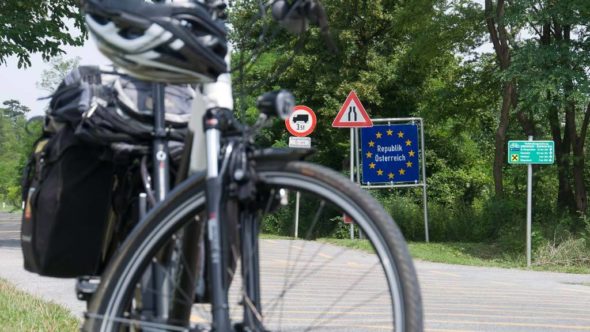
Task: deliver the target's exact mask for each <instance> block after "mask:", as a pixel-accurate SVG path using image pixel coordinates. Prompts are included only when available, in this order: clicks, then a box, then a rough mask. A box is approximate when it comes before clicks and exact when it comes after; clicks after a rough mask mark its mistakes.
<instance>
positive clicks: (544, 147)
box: [508, 141, 555, 165]
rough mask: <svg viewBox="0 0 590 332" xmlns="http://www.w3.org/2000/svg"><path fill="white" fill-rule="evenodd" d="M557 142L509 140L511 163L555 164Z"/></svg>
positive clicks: (509, 161) (509, 160)
mask: <svg viewBox="0 0 590 332" xmlns="http://www.w3.org/2000/svg"><path fill="white" fill-rule="evenodd" d="M554 162H555V142H553V141H508V163H509V164H516V165H518V164H553V163H554Z"/></svg>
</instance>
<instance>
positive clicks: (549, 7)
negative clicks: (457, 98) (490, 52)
mask: <svg viewBox="0 0 590 332" xmlns="http://www.w3.org/2000/svg"><path fill="white" fill-rule="evenodd" d="M510 19H511V20H513V21H521V22H525V23H526V26H527V27H528V28H529V29H530V31H531V32H532V33H534V38H530V39H526V40H524V41H522V42H521V43H519V47H518V51H517V52H515V55H514V63H513V67H512V69H511V70H510V76H511V78H512V79H516V80H517V81H518V82H519V85H520V86H521V87H520V92H519V103H520V104H523V107H526V108H527V109H528V110H529V112H532V113H531V114H532V115H533V116H535V118H536V119H538V120H537V121H547V122H548V124H549V133H550V135H551V136H552V137H553V140H554V141H555V147H556V157H557V165H558V179H559V191H558V197H557V203H558V206H559V207H561V208H567V209H569V210H570V212H571V213H572V214H575V213H582V214H585V213H586V212H587V208H588V198H587V189H586V179H585V174H584V171H585V158H586V156H585V154H584V146H585V143H586V137H587V133H588V125H589V122H590V73H589V69H590V55H589V54H588V50H589V49H590V40H589V39H588V36H589V35H590V3H588V1H585V0H570V1H552V0H522V1H519V2H515V10H514V12H513V13H512V17H510ZM579 226H580V227H581V226H582V225H581V224H580V225H579Z"/></svg>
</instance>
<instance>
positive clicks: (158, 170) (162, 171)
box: [152, 83, 170, 202]
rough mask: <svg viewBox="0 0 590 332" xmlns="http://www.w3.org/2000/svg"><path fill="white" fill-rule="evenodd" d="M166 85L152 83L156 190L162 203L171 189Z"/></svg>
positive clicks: (157, 196)
mask: <svg viewBox="0 0 590 332" xmlns="http://www.w3.org/2000/svg"><path fill="white" fill-rule="evenodd" d="M165 98H166V84H164V83H152V99H153V115H154V141H153V164H154V189H155V191H156V193H155V196H156V200H157V201H158V202H159V201H162V200H163V199H164V198H165V197H166V193H168V191H169V189H170V175H169V172H168V169H169V161H168V144H167V140H166V138H167V135H166V106H165V102H164V101H165Z"/></svg>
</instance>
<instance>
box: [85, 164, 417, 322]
mask: <svg viewBox="0 0 590 332" xmlns="http://www.w3.org/2000/svg"><path fill="white" fill-rule="evenodd" d="M256 172H257V174H258V177H259V182H260V183H261V186H262V187H265V188H276V189H278V188H287V189H289V190H291V191H295V190H296V191H299V192H302V193H305V194H310V195H312V194H313V195H314V197H316V196H317V197H319V198H321V199H320V200H319V202H320V204H324V203H323V202H328V204H331V205H330V206H332V205H333V206H334V207H336V209H337V213H345V214H346V215H348V216H350V217H351V218H352V219H353V220H354V221H355V223H356V225H357V226H358V227H360V228H361V229H362V231H363V233H364V234H365V235H366V237H367V239H368V241H369V243H370V245H371V247H372V248H373V254H366V256H362V255H365V254H358V255H361V256H362V259H361V260H358V262H361V263H363V262H364V260H365V259H367V261H371V262H375V263H374V266H373V267H370V266H367V269H368V270H367V271H366V272H363V273H361V274H359V275H358V276H359V278H360V277H362V278H363V280H359V279H355V280H351V281H350V283H351V285H350V286H349V288H345V289H344V291H345V292H341V293H336V292H338V288H336V289H335V290H334V291H335V294H337V295H336V296H335V297H334V295H331V296H332V297H326V299H327V300H328V301H332V302H334V301H337V300H339V299H341V300H343V301H347V302H345V304H348V303H349V302H350V301H356V298H353V297H356V296H359V295H358V294H361V292H368V291H371V290H373V289H372V287H373V279H371V278H373V276H374V275H376V274H378V272H379V268H375V266H379V267H380V268H381V273H382V277H383V279H384V281H383V282H384V284H385V285H383V284H379V285H381V286H380V287H382V288H384V289H386V290H385V291H383V290H382V289H381V288H378V289H376V290H373V291H374V292H376V295H375V296H378V297H368V298H367V299H363V300H362V301H364V302H358V303H356V304H355V305H349V306H348V307H350V308H349V310H351V311H352V312H353V314H357V313H358V310H359V308H360V306H361V305H363V306H365V305H367V306H368V312H369V311H370V310H379V312H378V314H379V315H382V314H387V313H388V312H389V311H390V313H391V315H392V316H393V317H391V318H389V319H390V320H386V319H382V318H381V316H379V318H378V319H377V318H376V319H375V321H377V322H378V324H377V323H376V324H377V325H375V326H373V325H371V326H370V327H371V329H377V330H389V331H391V330H395V331H422V328H423V321H422V303H421V296H420V290H419V285H418V280H417V277H416V273H415V270H414V266H413V263H412V260H411V258H410V256H409V253H408V250H407V247H406V244H405V240H404V238H403V236H402V234H401V232H400V231H399V229H398V227H397V226H396V225H395V223H394V222H393V220H392V219H391V217H390V216H389V215H388V214H387V213H386V212H385V211H384V210H383V208H382V207H381V206H380V205H379V204H378V203H377V202H376V201H375V200H374V199H373V198H372V197H371V196H370V195H369V194H367V193H366V192H364V191H363V190H362V189H360V188H359V187H358V186H357V185H356V184H354V183H351V182H350V181H349V180H347V179H345V178H344V177H342V175H340V174H338V173H336V172H334V171H332V170H330V169H327V168H325V167H322V166H318V165H314V164H310V163H307V162H288V163H286V162H284V161H275V162H258V164H257V167H256ZM309 203H310V204H312V203H315V202H314V201H310V202H309ZM204 206H205V195H204V177H203V175H202V174H200V175H196V176H193V177H191V178H190V179H189V180H187V181H186V182H185V183H183V184H181V185H180V186H178V187H177V188H176V189H175V190H174V191H172V192H171V193H170V195H169V197H168V198H167V199H166V200H165V201H164V202H162V203H161V204H159V205H158V206H157V207H156V208H154V209H153V211H151V212H150V214H149V215H148V216H147V218H146V220H145V221H144V222H142V223H141V224H140V225H139V226H138V227H137V229H135V230H134V232H133V233H132V234H131V235H130V236H129V238H128V240H127V241H126V242H125V243H124V244H123V246H122V249H121V251H120V252H121V254H120V255H118V256H117V257H116V258H115V259H114V260H113V261H112V263H111V264H110V265H109V267H108V268H107V270H106V271H105V273H104V275H103V279H102V280H103V281H102V283H101V284H100V286H99V289H98V291H97V293H96V294H95V295H94V297H93V299H92V302H91V305H90V309H89V311H88V313H87V315H86V320H85V323H84V326H83V330H85V331H119V330H127V329H129V330H131V328H128V327H132V326H135V327H140V329H141V330H187V329H188V327H189V325H190V324H191V322H181V323H180V324H178V325H167V323H169V322H162V321H156V322H143V321H141V320H140V319H138V317H134V316H130V314H129V312H127V313H126V310H127V309H128V307H129V306H130V303H132V301H133V299H132V298H131V297H132V294H133V289H134V287H135V286H134V285H135V283H137V280H138V278H140V276H141V275H142V273H143V272H142V269H143V267H145V266H146V265H148V263H149V262H150V261H151V260H152V259H153V256H154V255H155V253H156V252H157V251H158V248H159V246H162V245H163V244H165V243H167V241H169V239H170V238H171V236H173V234H175V232H177V231H178V230H179V229H181V228H182V227H183V226H184V225H186V224H187V223H189V222H190V220H192V218H193V216H195V215H196V214H198V213H199V212H202V211H203V209H204ZM324 206H325V205H321V209H322V210H323V208H324ZM336 209H335V211H336ZM278 210H279V211H281V209H278ZM265 212H268V209H267V210H266V211H265ZM318 213H319V212H318ZM322 213H323V212H322ZM314 218H315V219H319V217H318V216H316V217H314ZM312 226H314V225H312ZM312 229H313V227H312ZM261 241H275V242H279V243H280V244H281V245H282V244H284V243H286V244H287V248H288V249H283V250H288V251H289V254H288V255H289V256H291V250H292V248H293V247H295V245H293V243H295V244H297V245H298V246H299V247H301V246H304V247H306V246H310V247H311V248H312V250H308V251H312V253H311V255H310V259H312V260H315V259H316V257H319V256H320V255H322V254H321V250H342V251H341V253H338V254H337V256H336V258H333V259H331V260H327V261H325V262H324V265H327V264H328V263H334V264H335V265H337V264H338V262H337V261H336V260H337V259H340V258H341V256H343V255H346V256H347V257H348V256H349V255H350V253H351V252H352V251H350V250H349V249H344V248H340V247H337V248H338V249H336V247H334V246H332V245H330V244H326V243H325V242H321V243H317V241H313V242H312V241H300V240H289V239H285V240H283V239H282V238H278V239H276V240H261ZM290 241H299V242H293V243H292V242H290ZM283 242H284V243H283ZM306 248H307V247H306ZM306 248H304V249H301V250H300V251H299V255H301V253H302V252H305V250H307V249H306ZM318 248H319V249H318ZM262 249H264V248H261V252H262V251H263V250H262ZM317 252H319V254H316V253H317ZM337 252H339V251H337ZM353 254H355V253H353ZM325 256H328V255H325ZM350 257H353V256H350ZM359 257H360V256H359ZM367 257H368V258H367ZM369 258H370V259H369ZM297 264H298V263H297ZM307 264H308V265H309V264H310V263H309V262H308V263H307ZM356 264H357V265H359V263H356ZM291 265H292V263H291V262H290V261H287V267H286V268H285V269H286V271H287V272H288V273H286V274H289V273H297V275H298V276H301V275H303V276H304V277H305V276H307V277H310V274H309V273H308V274H302V272H300V271H298V270H295V267H293V268H291V270H289V269H290V266H291ZM324 265H322V264H317V262H315V263H313V264H312V265H309V267H310V268H311V267H313V268H314V270H312V274H316V273H320V272H317V270H322V269H324V267H323V266H324ZM353 266H354V265H353ZM363 268H364V266H363ZM263 270H264V271H263V272H261V278H262V279H264V278H265V275H267V274H268V275H273V273H274V272H272V273H271V272H268V271H269V270H266V269H263ZM324 270H325V271H326V273H336V276H338V275H340V273H342V272H341V271H343V272H344V273H346V272H347V270H346V269H344V270H342V269H341V267H340V266H339V265H337V268H335V269H334V270H328V269H327V268H325V269H324ZM273 271H274V270H273ZM286 274H285V277H286V278H289V277H290V276H289V275H286ZM312 277H314V276H311V277H310V279H309V280H312V279H311V278H312ZM355 277H356V275H355ZM366 278H367V280H364V279H366ZM342 279H344V276H343V278H342ZM359 281H363V282H365V284H368V285H369V286H368V287H367V288H366V289H361V288H362V286H363V285H361V286H360V287H361V288H360V289H359V292H357V293H354V292H355V289H356V288H357V287H359V286H358V285H359V284H360V282H359ZM301 282H302V281H301V280H298V284H300V283H301ZM324 282H328V283H329V282H330V281H329V280H328V281H325V280H319V279H313V280H312V285H319V284H322V286H321V287H326V289H325V291H327V288H328V287H327V286H323V285H324ZM338 282H341V280H338ZM260 283H261V288H263V289H264V288H265V284H266V283H265V281H262V282H260ZM234 284H239V283H238V282H234ZM275 284H277V283H268V285H275ZM285 285H289V286H292V285H293V284H292V283H291V284H289V283H283V286H285ZM297 286H299V285H297ZM267 288H269V289H271V288H272V287H271V286H268V287H267ZM292 288H293V287H292ZM292 288H290V289H287V290H286V289H283V293H279V294H280V295H278V296H279V299H278V300H276V301H279V300H282V302H281V311H284V308H285V306H286V308H287V311H288V312H287V313H290V314H293V313H298V312H299V311H297V310H290V311H289V309H288V308H289V305H291V304H293V303H295V302H297V301H295V300H289V303H287V304H285V302H288V301H287V297H286V296H285V294H286V292H288V291H291V289H292ZM384 292H385V293H386V294H385V295H383V294H384ZM269 293H270V291H269ZM293 293H294V291H293ZM320 293H321V294H320ZM324 293H325V292H324V291H319V292H318V291H316V292H315V293H314V292H311V295H314V300H313V303H312V304H313V305H314V306H316V307H317V306H320V305H322V304H323V303H324V302H321V300H319V299H318V300H315V296H317V297H318V298H319V296H320V295H322V296H325V295H326V294H324ZM345 296H348V297H350V299H349V298H348V297H347V298H345ZM371 296H373V295H371ZM359 297H360V296H359ZM384 297H385V301H382V299H383V298H384ZM351 299H352V300H351ZM273 300H274V299H273ZM373 300H374V301H373ZM377 300H378V301H377ZM388 300H389V304H390V305H391V306H392V308H390V309H387V308H386V309H385V310H381V307H379V309H375V308H376V307H373V306H369V305H371V304H372V303H373V302H375V303H378V304H379V305H382V304H383V305H384V306H387V302H388ZM359 301H360V300H359ZM242 302H243V301H242ZM272 303H273V305H274V306H273V307H272V308H271V309H270V310H273V309H274V308H275V307H276V306H277V303H274V302H272ZM297 304H298V305H300V303H297ZM323 305H324V306H325V307H326V308H324V310H327V311H328V312H329V313H328V314H325V313H322V314H321V315H319V316H315V317H314V318H313V319H314V320H313V324H315V325H314V326H299V325H297V324H301V322H297V321H295V322H294V323H293V322H291V323H289V319H291V318H283V317H282V316H281V318H279V323H278V325H277V323H275V322H274V320H273V323H272V324H273V325H272V326H270V325H265V327H267V329H270V330H273V331H274V330H279V331H282V330H306V331H307V330H311V329H318V328H317V327H318V326H319V330H342V328H343V326H345V327H346V329H347V330H354V329H355V328H358V329H361V330H364V329H367V328H369V325H366V324H365V323H363V324H358V323H354V321H353V320H352V321H351V320H347V319H348V318H347V317H348V316H345V314H348V313H342V314H340V312H336V313H335V312H334V311H333V309H334V308H335V307H336V306H335V305H334V303H332V304H329V303H326V304H323ZM345 307H347V306H346V305H344V306H339V308H345ZM363 308H364V307H363ZM191 310H194V309H191ZM274 310H275V311H273V317H274V313H276V312H278V310H276V309H274ZM330 310H332V311H330ZM341 310H344V309H341ZM262 311H263V312H262V314H267V315H268V313H265V306H263V309H262ZM305 312H306V313H307V314H312V315H313V314H315V312H314V311H313V310H307V311H305ZM361 313H362V312H361ZM368 314H375V313H373V312H369V313H368ZM375 315H377V314H375ZM232 317H233V316H232ZM343 317H344V318H343ZM140 318H141V317H140ZM267 318H268V316H265V319H267ZM238 319H239V318H238ZM273 319H274V318H273ZM297 319H298V318H297ZM306 319H307V318H305V317H304V318H302V319H301V320H303V324H312V322H309V323H308V320H309V319H308V320H306ZM295 320H296V319H295ZM284 321H287V323H285V326H283V322H284ZM383 322H384V323H383ZM238 323H239V321H238ZM320 323H321V324H326V326H323V325H322V326H320V325H319V324H320ZM207 324H212V323H210V322H209V323H207ZM265 324H266V320H265ZM367 324H368V323H367ZM380 324H381V325H380ZM390 324H391V325H390ZM209 328H211V327H210V326H209ZM211 329H213V330H214V327H213V328H211ZM204 330H205V329H204Z"/></svg>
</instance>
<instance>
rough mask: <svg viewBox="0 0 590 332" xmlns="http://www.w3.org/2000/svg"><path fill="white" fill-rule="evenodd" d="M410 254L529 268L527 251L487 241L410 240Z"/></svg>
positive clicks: (583, 269) (351, 243) (362, 246)
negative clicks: (507, 249)
mask: <svg viewBox="0 0 590 332" xmlns="http://www.w3.org/2000/svg"><path fill="white" fill-rule="evenodd" d="M320 241H323V242H327V243H331V244H334V245H338V246H343V247H347V248H353V249H358V250H364V251H368V252H370V251H372V249H371V248H370V246H369V243H368V242H367V241H361V240H347V239H327V238H324V239H321V240H320ZM408 247H409V249H410V254H411V255H412V257H413V258H414V259H416V260H423V261H429V262H437V263H447V264H459V265H472V266H488V267H501V268H518V269H526V259H525V256H524V253H523V254H515V253H511V254H507V253H505V252H503V251H502V250H500V248H499V247H498V246H497V245H495V244H487V243H455V242H445V243H418V242H414V243H409V244H408ZM532 270H538V271H554V272H567V273H590V267H587V266H581V265H580V266H561V265H556V264H544V265H539V264H537V265H535V264H533V267H532Z"/></svg>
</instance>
